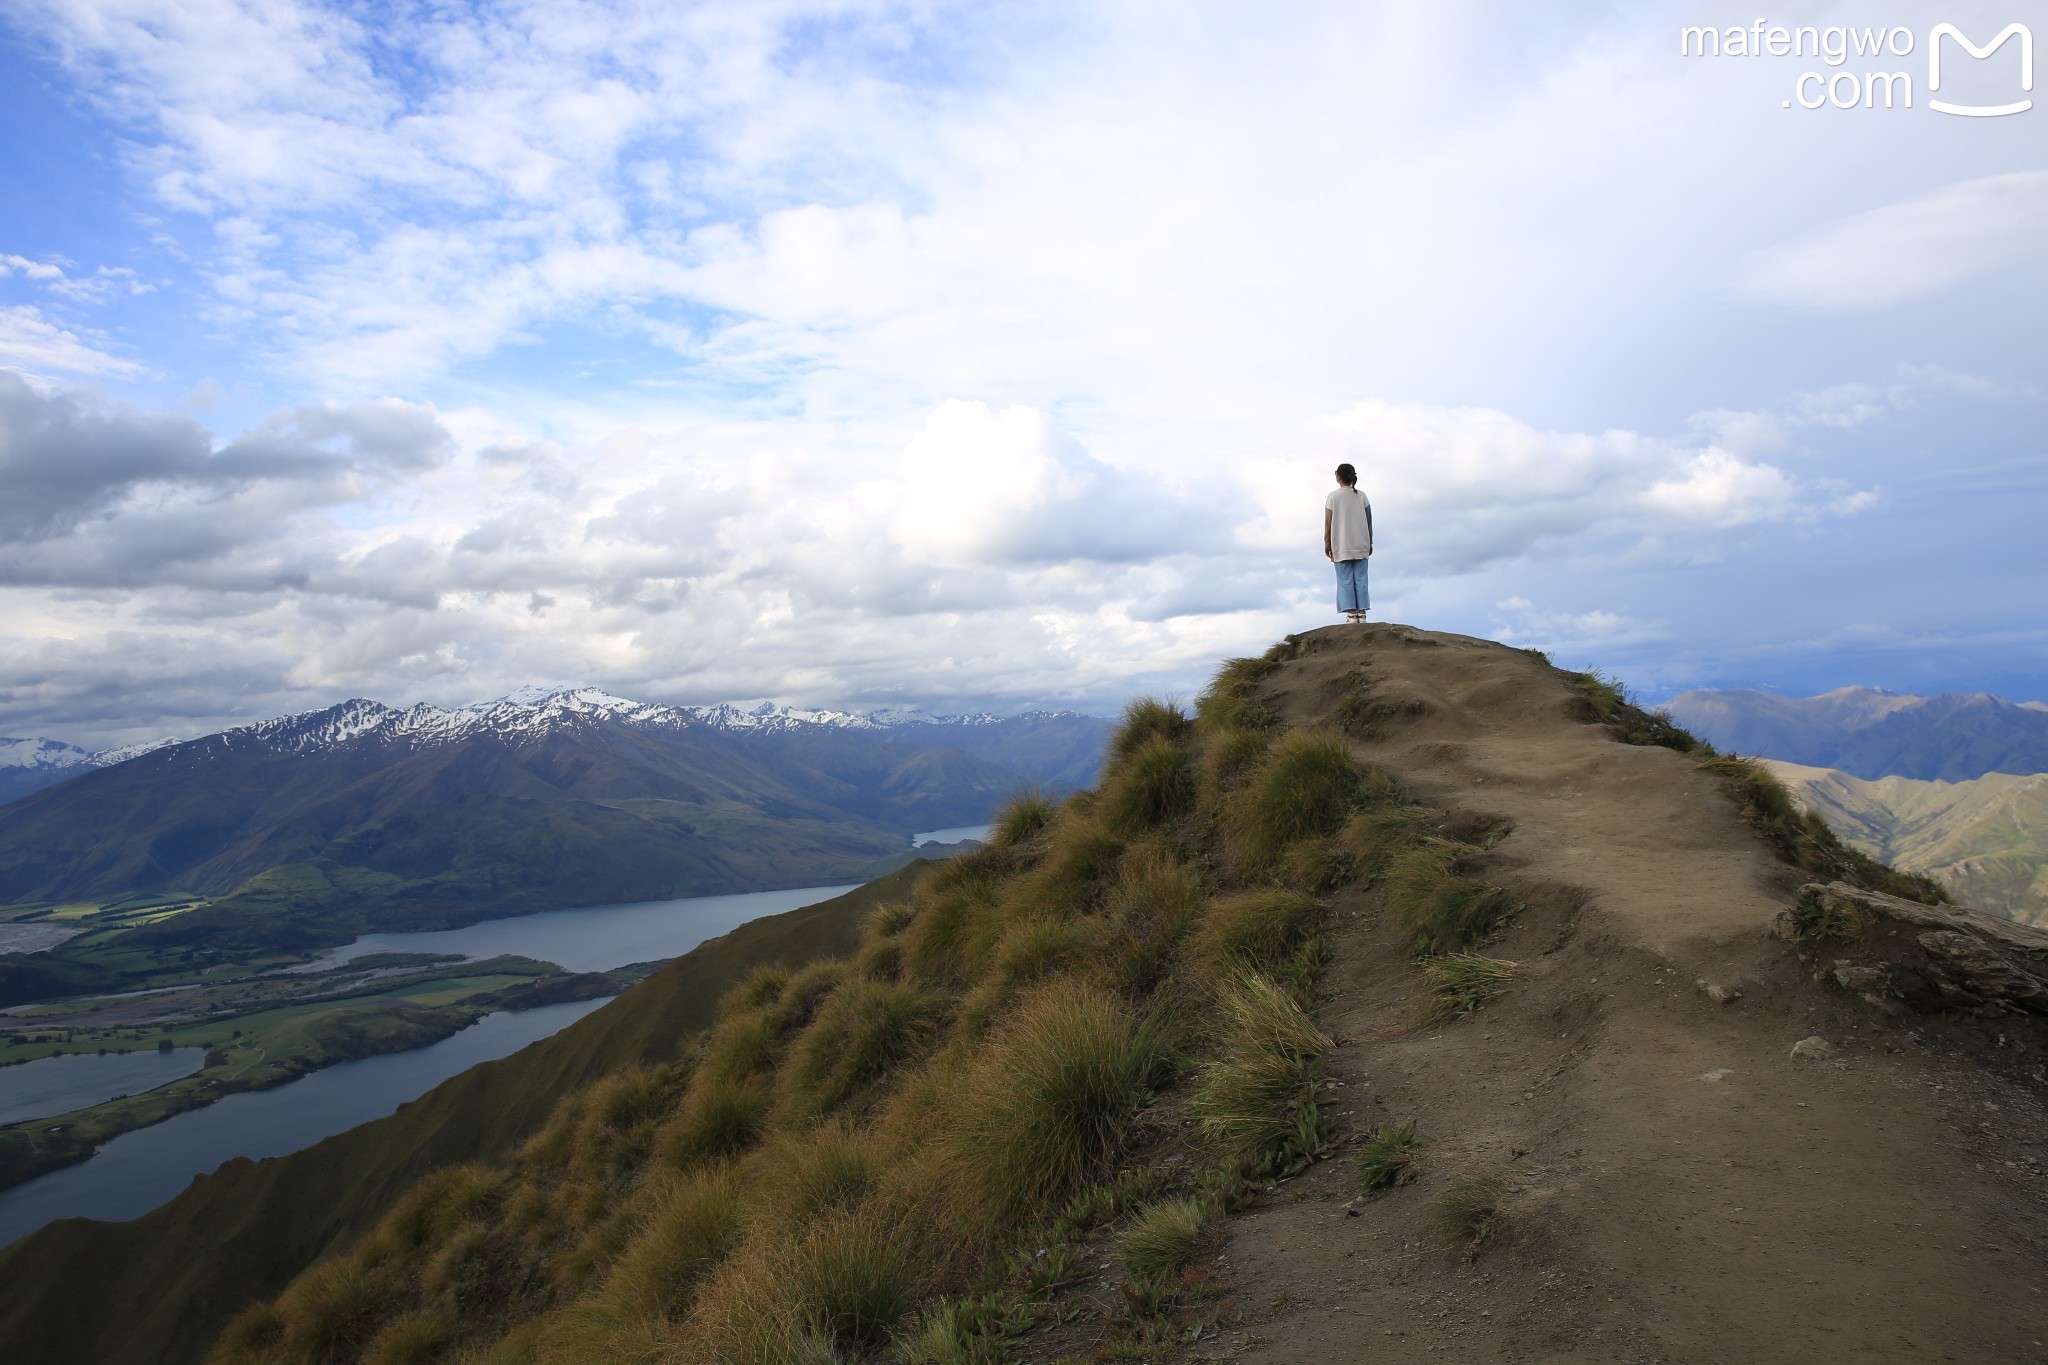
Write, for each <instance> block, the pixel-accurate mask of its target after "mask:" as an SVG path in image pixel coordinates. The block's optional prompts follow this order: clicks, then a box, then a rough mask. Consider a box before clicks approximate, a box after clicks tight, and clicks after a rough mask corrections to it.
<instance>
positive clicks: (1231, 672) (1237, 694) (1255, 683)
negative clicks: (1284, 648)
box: [1195, 659, 1280, 730]
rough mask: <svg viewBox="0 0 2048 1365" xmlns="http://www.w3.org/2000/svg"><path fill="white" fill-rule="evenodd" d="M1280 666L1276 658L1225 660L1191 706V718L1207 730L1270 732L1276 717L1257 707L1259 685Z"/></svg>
mask: <svg viewBox="0 0 2048 1365" xmlns="http://www.w3.org/2000/svg"><path fill="white" fill-rule="evenodd" d="M1279 666H1280V660H1278V659H1226V660H1224V663H1223V666H1222V667H1221V668H1219V669H1217V670H1216V677H1215V679H1214V680H1213V681H1212V682H1210V684H1209V690H1208V691H1207V692H1204V693H1203V694H1202V696H1201V699H1200V700H1199V701H1197V702H1196V703H1195V717H1196V719H1197V720H1198V721H1199V722H1200V723H1201V725H1202V726H1203V727H1204V728H1206V729H1211V730H1270V729H1272V728H1273V727H1274V726H1276V725H1278V724H1279V723H1280V718H1279V717H1278V716H1276V715H1274V714H1273V713H1272V711H1270V710H1268V709H1267V708H1266V707H1264V706H1262V705H1260V704H1259V702H1258V700H1257V693H1258V688H1259V684H1260V683H1262V682H1264V681H1265V680H1266V679H1267V677H1269V676H1270V675H1271V674H1272V672H1273V670H1274V669H1276V668H1278V667H1279Z"/></svg>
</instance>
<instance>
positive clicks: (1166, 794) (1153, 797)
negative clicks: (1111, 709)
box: [1101, 738, 1195, 835]
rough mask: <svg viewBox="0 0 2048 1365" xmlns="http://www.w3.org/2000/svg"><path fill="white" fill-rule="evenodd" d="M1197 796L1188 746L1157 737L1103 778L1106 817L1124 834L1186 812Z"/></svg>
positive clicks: (1147, 828) (1153, 826) (1103, 811)
mask: <svg viewBox="0 0 2048 1365" xmlns="http://www.w3.org/2000/svg"><path fill="white" fill-rule="evenodd" d="M1194 800H1195V772H1194V767H1193V765H1192V764H1190V763H1189V762H1188V755H1187V750H1185V749H1183V748H1182V747H1181V746H1180V744H1179V743H1178V742H1176V741H1174V740H1171V739H1165V738H1160V739H1154V740H1151V741H1149V742H1147V743H1145V744H1143V745H1140V746H1139V747H1138V748H1136V749H1134V750H1132V751H1131V752H1130V753H1128V754H1126V755H1124V757H1123V758H1122V759H1120V760H1119V761H1118V763H1117V765H1116V767H1115V768H1114V769H1112V770H1111V771H1110V773H1109V775H1108V776H1107V777H1106V778H1105V779H1104V780H1103V783H1102V802H1101V812H1102V818H1103V821H1104V822H1105V823H1106V824H1108V825H1109V827H1110V828H1111V829H1113V830H1116V831H1117V832H1118V833H1121V834H1127V835H1128V834H1142V833H1144V832H1145V831H1146V830H1150V829H1156V828H1157V827H1158V826H1160V825H1163V824H1165V823H1167V822H1168V821H1170V820H1175V819H1178V818H1179V817H1180V816H1182V815H1185V814H1186V813H1187V811H1188V808H1189V807H1190V806H1192V805H1193V804H1194Z"/></svg>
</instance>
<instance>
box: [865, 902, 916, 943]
mask: <svg viewBox="0 0 2048 1365" xmlns="http://www.w3.org/2000/svg"><path fill="white" fill-rule="evenodd" d="M916 917H917V911H916V909H915V908H914V907H912V906H908V905H905V904H903V903H902V902H901V901H888V902H885V903H883V904H881V905H878V906H876V907H875V909H874V913H873V914H871V915H869V916H868V920H867V923H866V924H864V925H862V926H861V942H863V943H879V942H883V941H885V940H888V939H892V938H895V937H896V936H897V935H899V934H901V933H902V932H903V931H904V930H905V929H908V928H909V927H910V921H911V920H913V919H915V918H916Z"/></svg>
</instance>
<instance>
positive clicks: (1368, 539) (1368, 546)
mask: <svg viewBox="0 0 2048 1365" xmlns="http://www.w3.org/2000/svg"><path fill="white" fill-rule="evenodd" d="M1365 552H1366V553H1367V554H1371V553H1372V504H1371V503H1369V502H1368V503H1367V504H1366V505H1365Z"/></svg>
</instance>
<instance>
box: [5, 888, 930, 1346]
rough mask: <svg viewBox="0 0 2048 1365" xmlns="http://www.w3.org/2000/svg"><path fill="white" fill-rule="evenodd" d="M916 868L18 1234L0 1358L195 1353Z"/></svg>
mask: <svg viewBox="0 0 2048 1365" xmlns="http://www.w3.org/2000/svg"><path fill="white" fill-rule="evenodd" d="M926 866H927V864H925V863H922V862H919V863H914V864H912V865H911V866H909V867H906V868H904V869H903V870H902V871H900V872H896V873H892V874H891V875H890V876H888V877H884V878H881V879H880V880H878V881H875V882H872V883H870V884H869V885H867V886H864V887H862V888H860V889H859V890H857V891H852V892H849V893H847V894H846V895H844V896H840V897H837V898H835V899H833V900H829V901H825V902H822V903H820V904H818V905H813V906H807V907H805V908H803V909H800V910H792V911H789V912H787V913H786V914H781V915H771V916H767V917H765V918H762V919H758V920H755V921H753V922H752V923H750V924H746V925H742V926H741V927H740V928H738V929H735V930H733V931H732V932H731V933H729V934H726V935H724V936H723V937H721V938H716V939H712V940H711V941H709V942H707V943H704V944H702V945H700V946H699V947H697V948H696V949H694V950H692V951H691V952H689V953H687V954H685V955H684V956H682V957H680V958H678V959H677V960H676V961H675V962H673V963H671V964H670V965H669V966H667V967H665V968H663V969H662V970H661V971H660V972H658V973H656V974H655V975H654V976H652V977H649V978H648V979H647V980H646V981H644V982H642V983H641V984H640V985H638V986H635V987H634V988H633V989H631V990H629V991H627V992H626V993H625V994H623V995H621V996H620V997H619V998H618V999H616V1000H614V1001H612V1002H611V1003H610V1004H609V1005H606V1006H604V1007H603V1008H602V1009H599V1010H597V1011H596V1012H595V1013H593V1014H590V1015H587V1016H586V1017H584V1018H583V1019H580V1020H578V1021H577V1022H576V1023H574V1024H572V1025H570V1026H569V1027H568V1028H566V1029H564V1030H562V1032H560V1033H558V1034H556V1035H555V1036H553V1037H552V1038H548V1039H545V1040H543V1041H541V1042H538V1043H535V1044H533V1045H532V1046H531V1047H528V1048H525V1049H523V1050H521V1051H519V1052H517V1053H515V1054H513V1055H512V1056H510V1057H506V1058H502V1059H500V1060H498V1061H494V1062H486V1063H484V1064H483V1065H481V1066H477V1067H474V1068H472V1069H471V1070H469V1071H465V1072H463V1073H462V1074H461V1075H460V1076H457V1077H455V1078H453V1079H452V1080H449V1081H445V1082H443V1083H442V1084H441V1085H439V1086H436V1087H435V1088H434V1089H433V1090H431V1091H429V1092H428V1093H427V1094H425V1095H423V1096H421V1097H420V1098H419V1099H417V1100H414V1101H412V1102H410V1103H408V1104H406V1105H404V1106H403V1107H401V1108H400V1109H399V1111H398V1112H397V1113H396V1114H393V1115H392V1116H391V1117H389V1118H385V1119H379V1120H377V1121H376V1122H374V1123H366V1124H363V1125H362V1126H360V1127H357V1128H352V1129H350V1130H349V1131H348V1132H345V1133H341V1134H338V1135H336V1136H334V1137H331V1138H328V1139H327V1140H325V1141H324V1142H320V1143H318V1144H316V1145H314V1146H312V1147H309V1148H307V1149H306V1150H304V1151H301V1152H295V1153H293V1154H292V1155H290V1156H283V1157H275V1158H271V1159H267V1160H263V1161H247V1160H237V1161H230V1162H228V1163H227V1164H226V1165H224V1166H222V1167H221V1168H220V1169H219V1170H218V1171H216V1172H214V1173H213V1174H212V1175H205V1176H200V1177H199V1178H198V1179H196V1180H194V1181H193V1182H192V1185H191V1186H190V1188H188V1189H187V1190H186V1191H185V1192H184V1193H183V1194H181V1195H179V1196H178V1197H177V1198H176V1199H173V1200H171V1201H170V1202H169V1203H167V1204H165V1205H163V1206H162V1207H160V1208H158V1209H156V1210H154V1211H152V1212H150V1213H148V1214H145V1215H144V1216H143V1217H141V1218H137V1219H135V1220H133V1221H131V1222H126V1223H101V1222H95V1221H93V1220H90V1219H84V1218H71V1219H65V1220H63V1221H60V1222H57V1223H53V1224H51V1225H50V1226H48V1227H46V1228H43V1229H41V1230H40V1231H38V1232H35V1233H32V1234H30V1235H29V1236H27V1237H24V1238H23V1239H21V1240H20V1241H19V1242H16V1243H15V1244H14V1245H13V1246H11V1247H9V1248H7V1249H5V1250H4V1251H0V1284H5V1285H6V1286H7V1293H6V1294H5V1296H4V1297H0V1358H5V1359H8V1360H14V1361H24V1362H26V1361H41V1362H61V1361H78V1362H85V1361H91V1362H95V1365H158V1363H159V1362H174V1361H186V1360H193V1359H196V1358H197V1357H199V1356H200V1355H201V1354H203V1353H204V1351H205V1349H206V1347H207V1345H208V1344H209V1343H210V1342H211V1341H212V1339H213V1337H214V1335H215V1334H217V1333H218V1332H219V1330H220V1328H221V1326H222V1324H223V1323H225V1322H226V1321H227V1320H228V1319H229V1318H231V1317H233V1316H234V1314H235V1313H236V1311H237V1310H239V1309H240V1308H241V1306H242V1305H243V1304H244V1303H246V1302H248V1301H249V1300H250V1299H252V1298H258V1297H261V1296H263V1295H265V1294H269V1293H274V1292H276V1290H277V1289H279V1288H280V1287H282V1286H283V1285H284V1284H285V1283H286V1282H287V1281H288V1280H290V1279H291V1277H292V1276H293V1275H294V1274H296V1273H297V1272H298V1271H299V1270H300V1269H302V1268H303V1267H304V1266H306V1265H307V1264H309V1263H311V1262H312V1261H313V1260H314V1259H315V1258H317V1257H318V1256H319V1255H320V1254H321V1253H322V1252H323V1251H325V1250H327V1249H328V1248H329V1247H331V1246H333V1245H335V1244H336V1243H337V1242H345V1241H346V1240H347V1239H348V1238H349V1237H351V1236H352V1235H354V1234H355V1233H358V1232H360V1231H361V1230H362V1229H363V1228H365V1227H366V1226H368V1225H369V1223H371V1222H374V1221H375V1220H376V1218H377V1216H378V1214H379V1213H380V1212H381V1211H382V1209H383V1208H384V1206H385V1205H386V1204H388V1203H389V1202H390V1201H391V1200H392V1199H393V1198H395V1197H396V1196H397V1195H398V1193H399V1192H400V1191H402V1190H403V1189H405V1188H406V1187H407V1186H408V1185H409V1184H411V1183H412V1181H414V1180H415V1179H417V1178H418V1177H419V1176H420V1174H421V1173H423V1172H425V1171H428V1170H431V1169H433V1168H435V1167H438V1166H442V1165H446V1164H448V1163H451V1162H459V1161H468V1160H473V1159H477V1158H488V1157H490V1156H492V1155H495V1154H497V1153H500V1152H503V1151H505V1150H507V1149H508V1148H510V1147H511V1146H512V1145H513V1144H514V1143H515V1142H516V1141H518V1140H519V1139H520V1138H522V1137H524V1136H525V1135H526V1134H527V1133H529V1132H530V1131H532V1129H533V1128H534V1127H535V1126H537V1125H538V1124H539V1123H540V1122H541V1121H542V1120H544V1119H545V1118H546V1117H547V1115H548V1114H549V1112H550V1111H551V1110H552V1109H553V1108H554V1106H555V1104H556V1102H557V1101H559V1100H560V1099H561V1097H562V1096H563V1095H565V1094H567V1093H569V1092H570V1091H571V1090H573V1089H575V1088H576V1087H577V1086H579V1085H582V1084H584V1083H586V1082H588V1081H589V1080H591V1079H592V1078H593V1077H595V1076H601V1075H604V1074H607V1073H609V1072H612V1071H616V1070H618V1069H619V1068H621V1067H625V1066H631V1065H634V1064H636V1063H645V1062H660V1061H665V1060H668V1059H669V1058H671V1057H673V1056H674V1054H675V1050H676V1048H677V1047H678V1046H679V1044H680V1043H681V1042H682V1041H684V1040H686V1039H688V1038H689V1037H690V1036H691V1035H692V1034H693V1033H694V1032H695V1031H697V1030H698V1029H701V1028H703V1027H704V1026H705V1024H707V1023H708V1022H709V1021H710V1018H711V1011H712V1009H713V1007H714V1006H715V1005H716V1003H717V1001H718V998H719V996H720V995H721V994H722V993H723V992H724V990H725V988H726V987H727V985H729V984H730V983H731V982H732V981H734V980H737V979H738V978H739V977H741V976H743V975H745V974H746V973H747V972H748V971H750V970H752V969H753V968H755V967H758V966H761V965H763V964H765V963H770V962H781V963H786V964H791V965H796V964H801V963H804V962H808V961H811V960H813V959H815V958H818V957H825V956H832V955H835V954H840V953H845V952H847V951H850V949H851V948H852V946H853V944H854V943H855V941H856V940H857V938H858V936H859V928H860V923H861V920H862V919H863V918H864V917H865V916H866V915H867V913H868V912H869V911H870V910H872V909H873V907H874V905H875V904H876V903H877V901H878V900H881V899H885V898H888V897H891V896H897V895H901V894H902V892H903V889H904V887H905V886H906V885H907V884H908V883H909V882H911V881H913V880H915V879H916V877H917V876H918V875H919V873H920V872H921V871H922V870H923V869H924V868H925V867H926ZM116 1305H118V1306H119V1307H118V1310H116V1308H115V1306H116Z"/></svg>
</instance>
